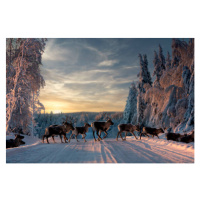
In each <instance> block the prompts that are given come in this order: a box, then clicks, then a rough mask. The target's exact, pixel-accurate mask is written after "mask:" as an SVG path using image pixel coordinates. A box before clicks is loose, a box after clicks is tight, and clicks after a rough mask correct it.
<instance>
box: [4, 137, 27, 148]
mask: <svg viewBox="0 0 200 200" xmlns="http://www.w3.org/2000/svg"><path fill="white" fill-rule="evenodd" d="M22 139H24V136H22V135H18V134H15V139H14V140H13V139H10V140H6V149H7V148H13V147H18V146H19V145H21V144H25V142H24V141H22Z"/></svg>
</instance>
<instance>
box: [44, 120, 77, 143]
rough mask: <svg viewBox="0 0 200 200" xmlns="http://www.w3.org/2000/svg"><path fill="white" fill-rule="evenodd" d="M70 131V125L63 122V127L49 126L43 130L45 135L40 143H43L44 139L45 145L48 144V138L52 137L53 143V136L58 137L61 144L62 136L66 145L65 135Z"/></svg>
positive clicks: (71, 126)
mask: <svg viewBox="0 0 200 200" xmlns="http://www.w3.org/2000/svg"><path fill="white" fill-rule="evenodd" d="M70 130H74V127H73V125H72V123H68V122H63V125H51V126H49V127H47V128H46V129H45V134H44V135H43V137H42V142H43V143H44V138H45V137H46V140H47V143H48V144H49V141H48V138H49V137H52V139H53V141H54V143H55V140H54V136H55V135H59V136H60V140H61V143H63V141H62V136H61V135H63V137H64V141H65V143H67V141H66V140H68V138H67V137H66V133H69V131H70Z"/></svg>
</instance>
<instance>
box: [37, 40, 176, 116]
mask: <svg viewBox="0 0 200 200" xmlns="http://www.w3.org/2000/svg"><path fill="white" fill-rule="evenodd" d="M171 41H172V39H171V38H165V39H162V38H158V39H156V38H151V39H147V38H122V39H118V38H55V39H53V38H52V39H50V38H49V39H48V41H47V43H46V47H45V52H44V53H43V56H42V63H43V65H42V67H41V73H42V75H43V77H44V79H45V87H44V88H42V89H41V90H40V98H39V99H40V101H41V103H43V105H44V106H45V112H51V111H52V112H53V113H60V112H63V113H70V112H84V111H88V112H102V111H116V112H117V111H123V110H124V108H125V105H126V100H127V97H128V92H129V86H130V85H131V83H132V82H133V81H134V82H135V83H137V81H138V77H137V74H138V73H139V70H140V66H139V58H138V54H139V53H141V54H147V58H148V62H149V65H148V67H149V70H150V73H151V74H152V72H153V69H154V67H153V56H154V51H158V45H159V44H160V45H161V46H162V48H163V52H164V55H166V54H167V51H169V52H170V55H171Z"/></svg>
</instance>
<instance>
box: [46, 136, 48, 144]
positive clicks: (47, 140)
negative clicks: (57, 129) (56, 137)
mask: <svg viewBox="0 0 200 200" xmlns="http://www.w3.org/2000/svg"><path fill="white" fill-rule="evenodd" d="M48 137H49V136H46V139H47V143H48V144H49V140H48Z"/></svg>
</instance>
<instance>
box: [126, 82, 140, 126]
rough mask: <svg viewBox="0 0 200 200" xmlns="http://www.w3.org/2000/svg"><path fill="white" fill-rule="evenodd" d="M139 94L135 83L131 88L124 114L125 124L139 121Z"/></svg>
mask: <svg viewBox="0 0 200 200" xmlns="http://www.w3.org/2000/svg"><path fill="white" fill-rule="evenodd" d="M137 94H138V92H137V88H136V86H135V84H134V82H133V83H132V84H131V86H130V88H129V94H128V98H127V101H126V106H125V109H124V113H123V120H124V123H132V122H136V120H137Z"/></svg>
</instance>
